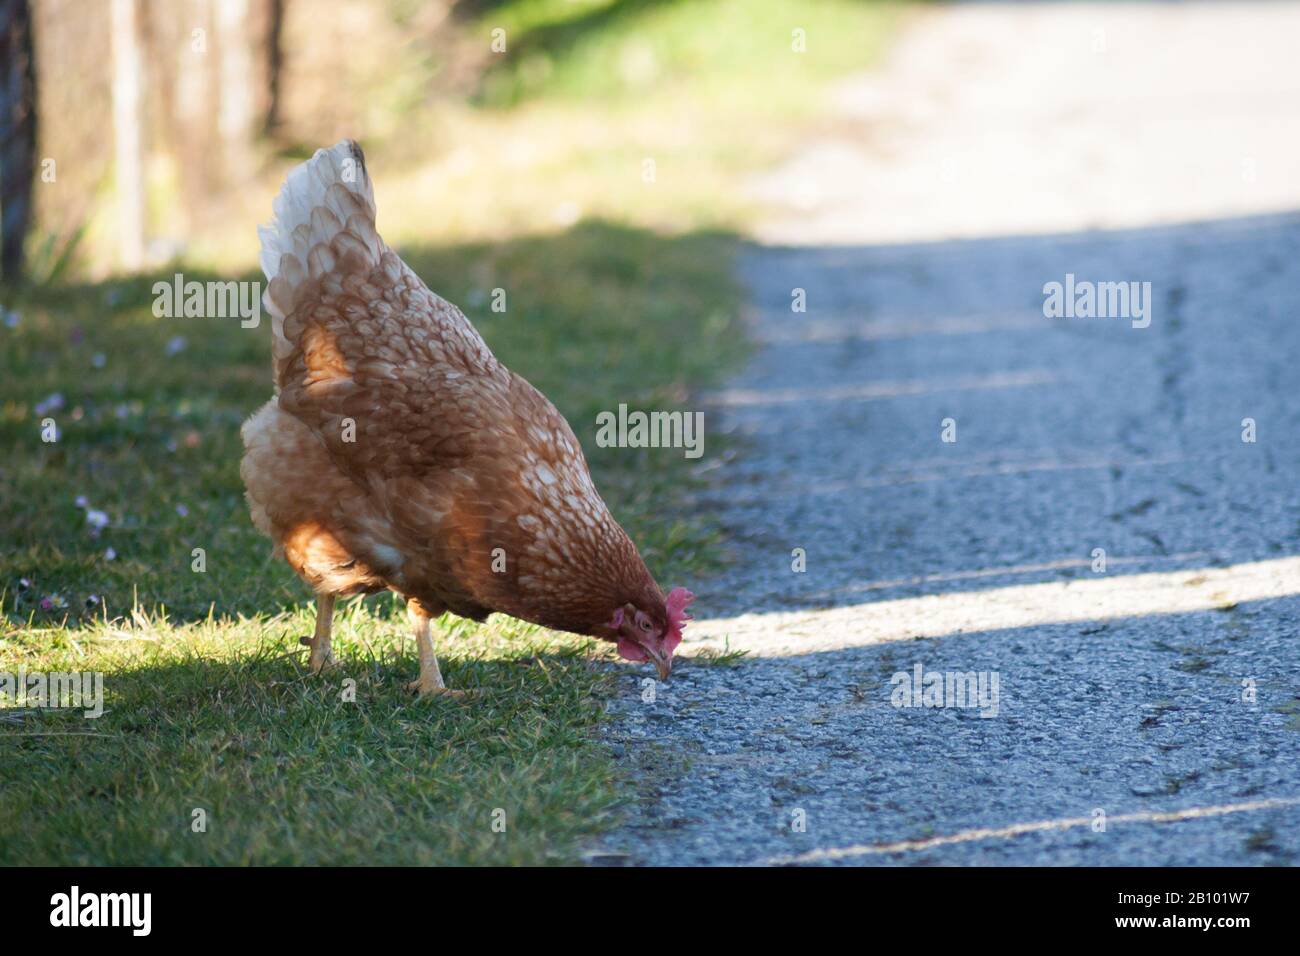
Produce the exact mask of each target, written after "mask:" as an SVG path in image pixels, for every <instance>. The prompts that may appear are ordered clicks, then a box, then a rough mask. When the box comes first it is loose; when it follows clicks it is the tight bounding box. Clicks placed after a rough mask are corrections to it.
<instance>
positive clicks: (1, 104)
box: [0, 0, 36, 282]
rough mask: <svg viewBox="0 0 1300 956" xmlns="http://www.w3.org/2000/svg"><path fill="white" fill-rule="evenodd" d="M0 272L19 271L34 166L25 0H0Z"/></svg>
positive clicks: (15, 275) (32, 74) (31, 56)
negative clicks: (0, 65) (1, 64)
mask: <svg viewBox="0 0 1300 956" xmlns="http://www.w3.org/2000/svg"><path fill="white" fill-rule="evenodd" d="M0 53H2V54H3V55H2V56H0V63H3V66H2V67H0V275H3V276H4V278H5V279H6V280H7V281H10V282H14V281H17V280H18V279H19V278H20V277H21V276H22V272H23V240H24V238H25V237H26V235H27V230H28V228H29V227H30V225H31V221H32V178H33V174H34V173H35V170H36V56H35V51H34V45H33V42H32V15H31V8H30V7H29V6H28V3H27V0H0Z"/></svg>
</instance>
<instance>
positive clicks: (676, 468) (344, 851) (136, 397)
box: [0, 223, 740, 863]
mask: <svg viewBox="0 0 1300 956" xmlns="http://www.w3.org/2000/svg"><path fill="white" fill-rule="evenodd" d="M732 249H733V243H732V242H731V241H730V239H729V238H728V237H726V236H722V235H712V234H702V235H691V236H678V237H663V236H658V235H655V234H652V233H648V232H644V231H639V230H634V229H627V228H618V227H615V226H612V225H608V224H601V223H587V224H583V225H580V226H578V227H575V228H574V229H572V230H570V231H569V232H567V233H565V234H562V235H559V236H552V237H547V238H545V239H540V238H538V239H527V238H526V239H519V240H515V241H511V242H507V243H503V244H500V245H495V246H459V247H445V248H422V249H410V250H404V254H405V255H406V257H407V259H408V261H409V262H410V263H411V264H412V266H413V267H414V268H416V270H417V271H419V272H420V273H421V275H422V276H423V277H424V278H425V279H426V281H427V282H428V283H429V284H430V285H431V286H432V287H433V288H434V289H437V290H439V291H440V292H442V293H443V294H445V295H446V296H448V297H449V298H451V299H452V300H453V301H457V302H459V303H462V304H463V305H464V306H465V307H466V311H467V313H468V314H469V315H470V317H471V319H472V320H473V321H474V322H475V323H476V324H477V325H478V327H479V328H480V330H481V331H482V332H483V334H484V336H485V338H486V339H487V340H488V342H489V344H490V345H491V346H492V347H493V349H494V350H495V351H496V352H497V354H498V355H499V356H500V357H501V358H502V359H503V360H504V361H505V362H506V363H507V364H509V365H510V366H511V367H513V368H514V369H516V370H517V371H519V372H520V373H521V374H523V375H525V376H526V377H528V378H529V379H530V380H531V381H533V382H534V383H535V384H536V385H537V386H538V387H539V388H541V389H543V391H545V392H546V393H547V394H548V395H550V396H551V397H552V399H553V400H554V401H555V402H556V403H557V405H558V406H559V407H560V408H561V410H562V411H564V412H565V413H566V415H568V416H569V418H570V420H571V421H572V423H573V424H574V427H575V430H576V431H577V433H578V435H579V438H580V440H582V441H583V443H584V445H585V446H586V447H587V448H588V449H589V450H590V451H591V452H592V465H593V470H594V473H595V477H596V481H597V484H598V485H599V486H600V487H601V488H602V490H603V491H604V493H605V495H606V497H607V499H608V500H609V503H610V505H611V508H612V509H613V510H614V512H615V514H616V515H617V516H618V517H619V519H620V520H621V521H622V522H623V523H624V524H625V526H626V527H627V529H628V531H629V532H630V533H631V534H632V536H633V537H634V539H636V540H637V542H638V543H639V544H640V546H641V549H642V552H643V554H644V555H645V557H646V560H647V562H648V563H649V564H650V566H651V568H652V569H653V570H654V571H655V572H656V574H658V575H659V576H660V578H661V580H663V581H664V582H665V583H670V584H676V583H688V584H689V583H691V581H692V580H693V579H694V578H695V577H697V576H698V575H699V574H700V573H701V572H702V571H705V570H707V568H708V567H709V566H710V563H711V562H712V561H714V560H715V554H716V550H715V549H714V548H713V547H712V538H713V533H712V532H711V531H710V530H709V525H708V523H707V522H702V521H701V520H700V518H699V516H698V515H689V514H687V513H686V511H685V508H684V507H683V502H684V496H685V495H687V494H688V493H689V489H690V487H691V485H692V482H693V479H692V478H691V475H690V472H689V467H690V465H691V463H690V462H687V461H686V460H685V458H684V457H683V456H682V454H681V452H680V451H673V450H669V449H648V450H644V451H642V450H637V451H633V450H620V449H597V448H594V447H593V444H594V443H593V442H592V438H593V436H594V431H595V424H594V418H595V413H596V412H597V411H599V410H600V409H603V408H609V407H613V406H614V405H616V404H617V402H619V401H626V402H628V403H629V404H631V405H633V407H637V406H640V407H678V406H681V405H682V404H683V403H684V402H686V401H687V398H688V395H689V390H690V389H691V388H693V387H698V386H700V385H702V384H705V383H707V382H710V381H714V380H716V378H717V377H718V376H719V375H721V374H724V373H725V372H726V371H727V370H728V369H729V368H730V367H731V366H732V363H733V361H734V360H735V359H736V358H738V357H739V354H740V352H739V350H738V347H737V346H736V344H735V342H736V339H737V331H736V327H735V322H736V315H737V305H738V303H737V290H736V289H735V288H734V286H733V284H732V281H731V279H730V256H731V252H732ZM162 274H163V275H169V273H166V272H164V273H162ZM186 274H187V278H189V277H194V274H193V273H191V272H187V273H186ZM151 286H152V280H151V279H149V278H142V279H134V280H126V281H120V282H113V283H106V284H101V285H90V286H80V287H69V288H63V289H59V290H56V291H47V292H38V293H28V294H27V295H26V297H25V298H24V299H23V300H22V301H19V302H14V300H13V299H12V298H10V299H9V300H7V301H6V305H7V306H9V307H11V308H16V309H17V310H18V311H19V313H20V315H21V320H20V323H19V325H18V327H17V328H14V329H8V328H3V329H0V336H3V338H4V340H5V341H4V344H5V347H4V349H3V350H0V356H2V357H0V382H2V383H3V384H2V385H0V448H3V450H4V457H3V464H2V465H0V472H2V474H0V540H2V541H3V542H4V547H3V548H2V549H0V591H3V598H2V599H0V670H5V671H18V670H27V671H32V672H35V671H87V670H89V671H101V672H103V673H104V674H105V678H104V680H105V694H106V697H107V708H108V711H107V713H106V714H105V715H104V716H103V717H101V718H99V719H97V720H84V719H82V718H81V717H80V716H79V712H78V713H77V714H76V715H70V714H69V713H68V712H66V711H56V710H36V709H31V710H23V711H19V710H15V709H13V708H12V706H11V707H10V709H8V710H0V832H3V833H5V834H6V839H5V840H4V841H0V863H17V862H55V863H63V862H92V861H93V862H113V863H163V862H172V863H178V862H228V863H236V862H259V863H281V862H294V861H297V862H376V863H380V862H386V863H430V862H439V863H469V862H474V863H485V862H491V863H545V862H552V861H566V860H571V859H572V858H573V857H572V854H573V853H574V852H575V848H576V846H577V841H578V840H579V839H580V838H581V837H582V835H584V834H586V833H589V832H591V831H592V830H593V829H594V828H595V827H597V826H598V825H600V824H601V822H602V821H603V820H604V819H605V814H606V812H607V811H608V809H609V807H610V805H611V802H612V800H613V799H614V793H615V790H614V785H615V779H614V774H613V770H612V767H611V765H610V763H609V760H608V758H607V757H606V755H605V752H604V750H603V749H602V748H601V747H600V746H598V745H597V743H596V742H595V741H594V738H593V736H592V734H591V730H592V728H593V727H594V725H595V723H596V721H597V720H598V719H599V716H600V709H601V699H602V696H603V695H604V694H605V693H607V692H608V690H609V688H610V685H611V680H612V678H611V677H610V674H609V671H608V669H605V668H594V667H592V666H591V660H592V658H593V657H598V656H601V655H606V656H607V652H606V651H603V650H601V649H599V648H597V647H596V645H595V642H591V641H585V640H582V639H578V638H573V637H569V636H564V635H556V634H552V633H550V632H546V631H543V630H540V629H538V628H534V627H530V626H526V625H522V624H520V623H519V622H514V621H509V620H499V619H497V618H493V619H492V620H491V621H490V622H489V623H488V624H486V625H483V626H478V625H473V624H470V623H468V622H464V621H460V620H458V619H455V618H451V617H447V618H444V619H442V620H441V621H440V622H439V631H438V634H437V636H436V638H435V639H436V641H437V645H438V648H439V651H440V654H441V656H442V661H443V667H444V674H445V676H446V679H447V681H448V683H449V684H450V685H451V686H456V687H472V688H479V689H481V690H482V691H483V695H482V696H481V697H480V698H478V699H475V700H473V701H471V702H464V703H461V702H451V701H433V702H416V701H414V700H413V699H412V698H411V697H410V696H409V695H408V694H407V693H406V691H405V690H404V687H405V683H406V681H407V680H409V679H411V678H412V677H413V676H414V675H415V672H416V669H417V668H416V662H415V658H414V649H413V641H411V640H409V639H408V638H407V637H406V625H405V623H404V617H403V616H402V615H401V613H400V608H396V607H395V605H394V602H393V600H392V598H391V597H389V596H379V597H375V598H371V599H368V600H367V601H364V602H354V603H353V604H352V605H350V606H349V609H348V610H346V611H341V612H340V613H339V623H338V625H337V629H336V643H335V653H336V655H337V656H338V657H339V659H340V661H341V662H342V667H341V669H340V670H339V671H337V672H333V673H331V674H329V675H328V676H327V677H325V678H321V679H317V678H311V677H308V676H307V675H306V671H305V667H304V654H305V650H304V649H303V648H301V647H300V646H299V644H298V640H297V639H298V637H299V636H300V635H302V634H306V633H310V631H311V624H310V622H311V614H312V611H311V606H310V603H309V602H308V599H309V594H308V592H307V590H306V588H305V586H304V585H302V584H301V583H300V582H299V581H298V580H297V578H296V577H295V576H294V575H293V574H292V573H291V572H290V571H289V569H288V567H287V566H286V565H285V564H284V563H283V562H281V561H277V560H272V558H271V556H270V542H269V541H267V540H266V539H265V538H262V537H261V536H260V535H258V534H257V532H256V531H255V530H254V529H253V528H252V526H251V524H250V522H249V519H248V516H247V512H246V508H245V504H244V501H243V496H242V487H241V485H240V481H239V472H238V461H239V456H240V451H241V445H240V440H239V434H238V430H239V425H240V423H241V422H242V420H243V419H244V418H245V417H246V416H247V415H248V414H249V413H250V412H251V411H252V410H253V409H255V408H256V407H257V406H258V405H259V404H260V403H261V402H263V401H265V399H266V398H267V397H268V396H269V394H270V370H269V361H268V357H269V349H270V343H269V327H268V326H267V324H266V323H263V325H262V326H261V327H260V328H257V329H243V328H241V327H240V325H239V323H238V321H237V320H221V319H156V318H154V316H153V315H152V311H151V303H152V295H151ZM494 288H503V289H505V290H506V292H507V298H506V302H507V311H506V312H504V313H494V312H492V311H491V310H490V308H489V305H490V296H491V290H492V289H494ZM177 336H183V337H184V338H185V340H186V346H185V348H184V349H182V350H180V351H178V352H176V353H175V354H174V355H170V356H169V355H167V354H166V351H167V344H168V343H169V342H170V341H172V340H173V339H174V338H175V337H177ZM97 356H98V357H99V358H98V359H97ZM101 366H102V367H101ZM56 392H57V393H60V394H61V395H62V397H63V405H62V408H61V409H58V410H54V411H49V412H48V413H47V415H48V417H51V418H54V419H55V421H56V422H57V424H58V427H59V428H60V430H61V437H60V438H59V440H58V441H57V442H55V443H44V442H42V441H41V437H40V421H41V418H42V416H40V415H37V413H36V411H35V407H34V406H35V405H36V403H38V402H40V401H42V400H45V399H47V398H48V397H49V396H50V395H51V394H54V393H56ZM706 447H707V446H706ZM78 496H85V498H86V499H87V504H88V506H89V507H90V508H93V509H98V510H101V511H103V512H105V513H106V514H107V515H108V518H109V523H108V525H107V526H106V527H105V528H103V529H102V530H101V531H100V532H99V533H98V534H95V533H94V531H93V529H92V528H91V526H90V525H88V524H87V521H86V515H85V512H84V511H83V510H82V509H81V508H79V507H78V506H77V505H76V504H75V501H76V499H77V497H78ZM178 506H182V507H183V510H184V512H185V513H184V514H181V513H179V512H178V510H177V509H178ZM109 548H112V549H113V551H114V552H115V557H114V558H113V560H109V559H108V558H107V557H106V553H107V551H108V549H109ZM194 548H203V549H204V551H205V555H206V570H205V571H203V572H202V573H197V572H195V571H194V570H193V558H192V556H191V555H192V550H193V549H194ZM21 579H26V580H27V581H29V582H30V587H27V588H26V589H25V590H20V589H19V581H20V580H21ZM51 597H52V598H54V599H55V600H56V603H59V604H62V605H64V606H62V607H57V606H56V607H53V608H51V609H48V610H45V609H42V608H41V606H40V602H41V601H42V599H44V598H51ZM91 597H94V598H95V599H96V601H95V603H94V606H93V607H90V606H88V605H87V600H88V599H89V598H91ZM344 678H352V679H354V680H355V681H356V682H357V689H356V702H355V703H345V702H342V701H341V700H340V694H341V687H342V684H341V681H342V680H343V679H344ZM195 808H202V809H204V810H205V811H206V812H207V814H208V817H209V821H210V825H209V828H208V831H207V833H204V834H194V833H191V832H190V829H189V821H190V814H191V812H192V811H193V809H195ZM497 808H500V809H502V810H504V811H505V814H506V817H505V818H506V821H507V829H506V832H505V833H504V834H500V833H496V832H494V831H493V830H492V828H491V826H490V824H491V820H492V812H493V811H494V810H495V809H497Z"/></svg>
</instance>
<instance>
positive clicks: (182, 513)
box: [176, 505, 190, 518]
mask: <svg viewBox="0 0 1300 956" xmlns="http://www.w3.org/2000/svg"><path fill="white" fill-rule="evenodd" d="M176 513H177V514H178V515H180V516H181V517H182V518H184V517H186V516H188V515H189V513H190V509H189V508H186V507H185V506H184V505H177V506H176Z"/></svg>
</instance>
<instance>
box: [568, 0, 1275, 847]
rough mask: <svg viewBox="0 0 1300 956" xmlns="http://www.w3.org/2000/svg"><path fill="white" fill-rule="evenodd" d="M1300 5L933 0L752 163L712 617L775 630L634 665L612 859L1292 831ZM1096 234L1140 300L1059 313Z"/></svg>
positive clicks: (712, 418) (722, 399) (711, 639)
mask: <svg viewBox="0 0 1300 956" xmlns="http://www.w3.org/2000/svg"><path fill="white" fill-rule="evenodd" d="M1297 35H1300V9H1298V8H1297V7H1296V6H1294V5H1290V4H1275V3H1264V4H1258V5H1256V4H1247V3H1224V4H1218V5H1201V4H1176V3H1175V4H1167V3H1161V4H1151V5H1145V4H1100V5H1098V4H1093V5H1084V4H1078V5H1076V4H1070V3H1043V4H1026V5H1016V4H962V5H957V6H953V7H945V8H940V9H937V10H934V11H932V12H928V13H924V14H922V15H920V16H918V17H917V18H916V19H915V20H914V21H913V22H912V23H911V24H910V25H909V27H908V28H907V29H906V30H905V32H904V35H903V37H902V38H901V40H900V42H899V43H898V45H897V46H896V48H895V50H894V52H893V53H892V55H891V57H890V58H889V59H888V60H887V62H886V63H885V64H884V65H883V66H882V67H881V69H879V70H877V71H875V72H873V73H871V74H868V75H864V76H862V77H859V78H855V79H854V80H852V81H851V82H849V83H848V84H846V85H845V86H844V87H843V88H842V89H841V90H839V91H838V93H837V97H836V100H835V104H834V108H835V110H836V111H837V120H836V121H835V122H834V123H831V124H828V125H827V127H826V129H827V130H828V132H827V133H826V135H825V136H823V137H820V138H818V139H816V140H814V141H811V142H809V143H807V144H806V146H805V147H804V148H803V149H802V150H800V152H799V153H798V154H796V155H794V156H792V157H791V158H790V159H789V161H788V162H787V163H786V164H785V165H783V166H782V167H780V168H778V169H774V170H772V171H771V172H770V173H769V174H766V175H764V176H763V177H761V178H760V179H759V180H758V181H756V182H754V183H753V184H752V189H753V190H754V192H755V193H756V194H757V195H758V196H759V197H760V198H761V199H762V200H763V201H765V202H766V203H767V205H768V208H770V210H771V215H770V216H769V217H768V219H767V220H766V221H765V222H764V224H763V226H762V228H761V229H760V230H759V234H758V240H759V241H757V242H756V243H755V244H754V246H753V247H752V249H751V251H750V252H749V253H748V254H747V256H746V258H745V261H744V262H743V264H742V270H743V278H744V280H745V282H746V283H747V284H748V288H749V289H750V291H751V300H752V312H753V323H754V335H755V337H756V339H757V340H758V342H759V343H760V348H759V350H758V352H757V354H756V356H755V358H754V360H753V361H752V363H750V365H749V367H748V368H747V369H746V370H745V371H744V373H743V374H742V375H741V376H740V377H739V378H737V379H736V380H735V381H734V382H733V383H731V384H730V386H729V387H728V388H726V389H725V390H723V391H721V392H719V393H717V394H715V395H713V396H710V397H709V399H708V401H709V404H708V406H707V421H708V422H709V424H710V427H711V428H713V429H715V430H717V429H723V430H727V431H730V432H732V433H733V434H734V435H735V441H734V442H732V443H731V445H732V447H733V449H734V455H733V457H732V458H731V459H730V460H728V461H727V462H725V463H723V464H721V465H719V467H717V468H716V469H715V471H714V478H715V479H716V481H715V483H714V485H713V489H714V490H713V491H712V492H711V500H710V501H709V502H708V504H709V505H710V506H711V507H713V508H716V509H717V510H718V511H719V512H720V513H721V514H722V516H723V520H724V523H725V525H726V526H727V529H728V531H729V533H730V535H731V537H732V542H733V548H734V557H735V560H734V563H733V564H732V566H731V568H730V570H729V571H728V572H727V573H725V574H723V575H721V576H720V577H718V578H715V579H713V580H711V581H709V582H706V583H705V584H703V585H702V586H701V587H699V588H698V589H697V590H698V591H699V592H700V598H699V600H698V602H697V606H696V608H695V610H696V611H697V617H698V618H700V619H699V620H697V621H696V622H695V623H694V624H692V626H691V628H690V629H688V631H687V643H686V644H685V645H683V653H684V654H687V655H691V654H695V655H700V654H701V653H704V652H706V651H709V650H716V649H719V648H722V647H730V648H732V649H741V650H746V651H748V652H749V656H748V657H747V658H745V659H744V660H742V661H741V662H739V663H738V664H736V665H734V666H723V665H720V664H708V663H706V662H705V661H704V660H700V659H697V660H695V661H692V660H689V659H687V660H684V661H682V662H681V664H680V666H679V668H678V670H677V671H675V672H674V675H673V677H672V679H671V680H670V681H669V682H667V683H665V684H659V685H657V686H655V687H654V691H655V693H654V699H653V700H645V699H643V685H642V684H641V682H640V678H641V677H643V676H644V675H641V674H640V673H639V672H638V673H637V674H636V675H635V676H631V675H629V676H628V677H627V678H626V679H625V684H624V687H623V689H622V692H621V693H620V695H619V696H618V698H617V699H616V700H615V701H614V702H613V704H612V710H613V712H614V713H613V715H612V716H613V718H614V719H613V720H612V721H611V724H610V727H609V731H608V732H609V736H610V739H611V742H612V743H613V745H614V746H615V748H616V752H617V753H619V754H621V755H622V760H623V761H624V762H625V763H626V765H627V769H628V771H629V773H631V774H632V775H634V776H635V777H636V779H637V780H638V781H639V782H640V783H641V785H642V787H643V789H644V792H645V797H644V805H643V806H640V807H636V808H633V812H631V813H629V815H628V824H627V826H626V827H625V828H623V829H621V830H619V831H617V832H615V833H614V834H613V835H612V836H610V837H609V838H608V839H606V840H605V842H604V844H603V847H602V849H601V851H600V853H599V854H598V855H596V856H594V857H593V859H595V860H598V861H603V862H633V863H644V864H652V865H658V864H771V863H791V862H795V863H809V864H812V863H841V864H876V865H879V864H887V865H888V864H894V865H897V864H1044V863H1045V864H1064V865H1097V864H1121V865H1123V864H1138V865H1175V864H1181V865H1203V864H1296V863H1300V755H1298V753H1297V750H1298V748H1300V635H1298V632H1300V482H1298V481H1297V476H1298V475H1300V442H1298V441H1297V436H1300V389H1298V388H1297V386H1298V385H1300V373H1298V372H1297V369H1300V315H1298V314H1297V313H1298V309H1297V304H1296V294H1297V292H1300V214H1297V213H1296V212H1295V210H1298V209H1300V111H1297V110H1296V108H1295V105H1296V104H1297V103H1300V58H1296V57H1295V56H1294V50H1293V44H1294V38H1295V37H1296V36H1297ZM809 55H812V49H811V48H810V53H809ZM1067 275H1072V276H1073V277H1074V278H1075V280H1076V282H1077V283H1082V282H1097V283H1101V282H1136V283H1139V286H1138V287H1137V288H1138V289H1139V290H1141V289H1143V288H1144V287H1143V286H1142V285H1141V284H1142V283H1150V285H1149V299H1145V298H1144V302H1145V319H1144V318H1141V317H1138V316H1136V315H1135V314H1134V313H1135V311H1136V310H1134V309H1133V308H1132V303H1130V308H1129V310H1128V311H1129V314H1128V315H1126V316H1120V317H1109V318H1100V317H1073V318H1070V317H1050V318H1049V317H1046V316H1045V315H1044V285H1045V284H1046V283H1050V282H1061V283H1065V282H1066V281H1067V278H1066V277H1067ZM794 290H804V293H805V295H806V311H802V312H801V311H793V310H792V302H793V301H794V296H796V295H797V293H796V292H795V291H794ZM1146 320H1149V325H1146V326H1145V327H1143V323H1144V321H1146ZM1247 419H1249V420H1250V422H1245V420H1247ZM1252 423H1253V430H1254V434H1253V436H1252V435H1251V434H1250V429H1251V428H1252ZM1251 437H1253V438H1254V440H1253V441H1248V440H1243V439H1244V438H1251ZM945 439H950V440H945ZM796 549H802V550H801V551H800V552H798V553H796ZM1098 549H1101V550H1102V551H1104V558H1105V566H1104V568H1102V567H1101V565H1100V563H1099V560H1098V558H1099V556H1100V552H1099V551H1098ZM798 554H802V555H804V561H805V562H806V569H805V570H802V571H799V570H794V569H793V568H794V565H795V564H796V563H797V560H798ZM917 668H920V669H921V671H920V673H921V675H922V680H921V682H920V683H919V685H918V686H917V698H919V699H918V700H908V699H905V698H903V697H902V696H901V695H902V694H903V691H905V690H909V689H910V688H911V687H912V686H913V682H914V679H915V677H916V675H917ZM932 674H933V675H938V677H939V678H941V679H944V678H945V677H946V675H958V678H957V683H958V685H961V681H962V678H961V677H960V675H966V674H972V675H974V687H975V689H976V690H977V691H982V692H983V696H982V697H979V695H978V694H976V695H975V696H976V697H978V699H976V700H965V701H963V700H962V699H961V695H960V694H954V697H953V699H950V700H943V701H941V702H942V703H944V704H945V706H924V704H925V703H926V701H925V699H924V698H923V697H922V694H921V691H922V690H923V689H924V688H925V687H926V686H927V682H926V681H925V679H924V677H925V675H932ZM995 680H996V685H995V684H994V681H995ZM995 687H996V691H997V693H996V696H994V694H993V691H994V688H995ZM961 689H962V687H961V686H956V687H954V691H958V690H961ZM931 702H933V701H931ZM904 703H913V704H920V705H921V706H899V704H904ZM963 704H965V706H963Z"/></svg>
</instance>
